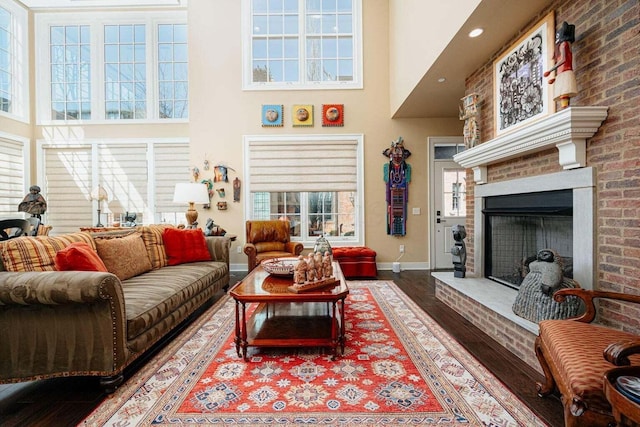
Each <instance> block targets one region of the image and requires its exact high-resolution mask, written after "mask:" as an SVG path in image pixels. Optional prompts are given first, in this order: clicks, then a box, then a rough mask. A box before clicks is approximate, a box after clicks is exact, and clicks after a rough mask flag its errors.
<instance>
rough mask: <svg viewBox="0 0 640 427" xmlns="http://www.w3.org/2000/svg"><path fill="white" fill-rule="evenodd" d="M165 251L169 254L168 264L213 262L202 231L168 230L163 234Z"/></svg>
mask: <svg viewBox="0 0 640 427" xmlns="http://www.w3.org/2000/svg"><path fill="white" fill-rule="evenodd" d="M162 240H163V241H164V249H165V251H166V252H167V258H168V260H169V261H168V264H169V265H178V264H183V263H185V262H196V261H211V254H210V253H209V249H208V248H207V242H206V240H205V239H204V233H203V232H202V230H199V229H195V230H180V229H179V228H167V229H166V230H164V231H163V232H162Z"/></svg>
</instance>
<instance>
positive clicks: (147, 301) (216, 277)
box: [122, 261, 229, 350]
mask: <svg viewBox="0 0 640 427" xmlns="http://www.w3.org/2000/svg"><path fill="white" fill-rule="evenodd" d="M228 272H229V269H228V266H227V264H226V263H224V262H219V261H207V262H196V263H191V264H181V265H175V266H167V267H164V268H162V269H160V270H152V271H150V272H148V273H145V274H141V275H139V276H135V277H132V278H130V279H129V280H126V281H125V282H123V283H122V291H123V293H124V300H125V312H126V314H127V339H129V340H133V339H134V338H136V337H137V336H139V335H141V334H142V333H144V332H147V331H148V330H150V329H151V328H153V327H154V326H155V325H157V324H158V323H160V322H161V321H162V319H164V318H166V317H167V316H171V315H172V313H174V312H175V311H176V310H177V309H178V307H180V306H182V305H184V304H187V303H188V302H189V301H191V300H192V299H193V297H194V296H195V295H198V294H200V293H201V292H204V291H205V290H206V289H207V288H208V287H211V286H212V284H213V283H216V282H217V281H220V280H221V279H223V278H225V277H226V275H227V274H228ZM224 284H226V283H224ZM221 287H222V286H220V288H221ZM218 289H219V288H218ZM169 323H170V324H171V322H169ZM174 326H175V325H174ZM135 350H140V349H135Z"/></svg>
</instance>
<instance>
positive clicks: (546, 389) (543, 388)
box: [535, 336, 556, 397]
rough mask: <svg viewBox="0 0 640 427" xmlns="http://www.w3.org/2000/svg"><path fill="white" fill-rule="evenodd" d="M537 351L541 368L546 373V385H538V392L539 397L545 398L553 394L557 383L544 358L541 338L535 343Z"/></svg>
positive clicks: (537, 338) (538, 383)
mask: <svg viewBox="0 0 640 427" xmlns="http://www.w3.org/2000/svg"><path fill="white" fill-rule="evenodd" d="M535 351H536V357H537V358H538V362H540V366H541V367H542V371H543V372H544V378H545V383H544V384H542V383H540V382H537V383H536V391H537V392H538V396H540V397H544V396H548V395H549V394H551V393H552V392H553V391H554V390H555V388H556V382H555V380H554V379H553V374H552V373H551V368H549V364H548V363H547V360H546V358H545V356H544V351H543V350H542V345H541V343H540V337H539V336H538V337H536V342H535Z"/></svg>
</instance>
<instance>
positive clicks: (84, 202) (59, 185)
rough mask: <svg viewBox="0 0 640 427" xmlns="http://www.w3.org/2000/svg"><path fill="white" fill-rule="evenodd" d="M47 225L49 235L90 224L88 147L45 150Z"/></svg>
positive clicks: (91, 221) (89, 161) (89, 164)
mask: <svg viewBox="0 0 640 427" xmlns="http://www.w3.org/2000/svg"><path fill="white" fill-rule="evenodd" d="M43 157H44V162H45V164H44V170H45V180H46V181H45V184H44V188H43V191H42V193H43V195H44V197H45V199H47V213H46V220H45V222H46V223H47V224H50V225H53V227H54V229H53V230H52V233H55V234H63V233H72V232H77V231H79V228H80V227H86V226H91V225H93V206H92V202H91V200H90V196H89V195H90V193H91V188H92V187H91V147H90V146H82V147H51V148H45V150H44V156H43Z"/></svg>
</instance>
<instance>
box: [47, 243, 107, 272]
mask: <svg viewBox="0 0 640 427" xmlns="http://www.w3.org/2000/svg"><path fill="white" fill-rule="evenodd" d="M55 265H56V270H58V271H107V267H106V266H105V265H104V262H102V260H101V259H100V257H99V256H98V253H97V252H96V250H95V249H92V248H91V246H89V244H88V243H85V242H75V243H72V244H70V245H69V246H67V247H66V248H64V249H63V250H61V251H58V253H57V254H56V259H55Z"/></svg>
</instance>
